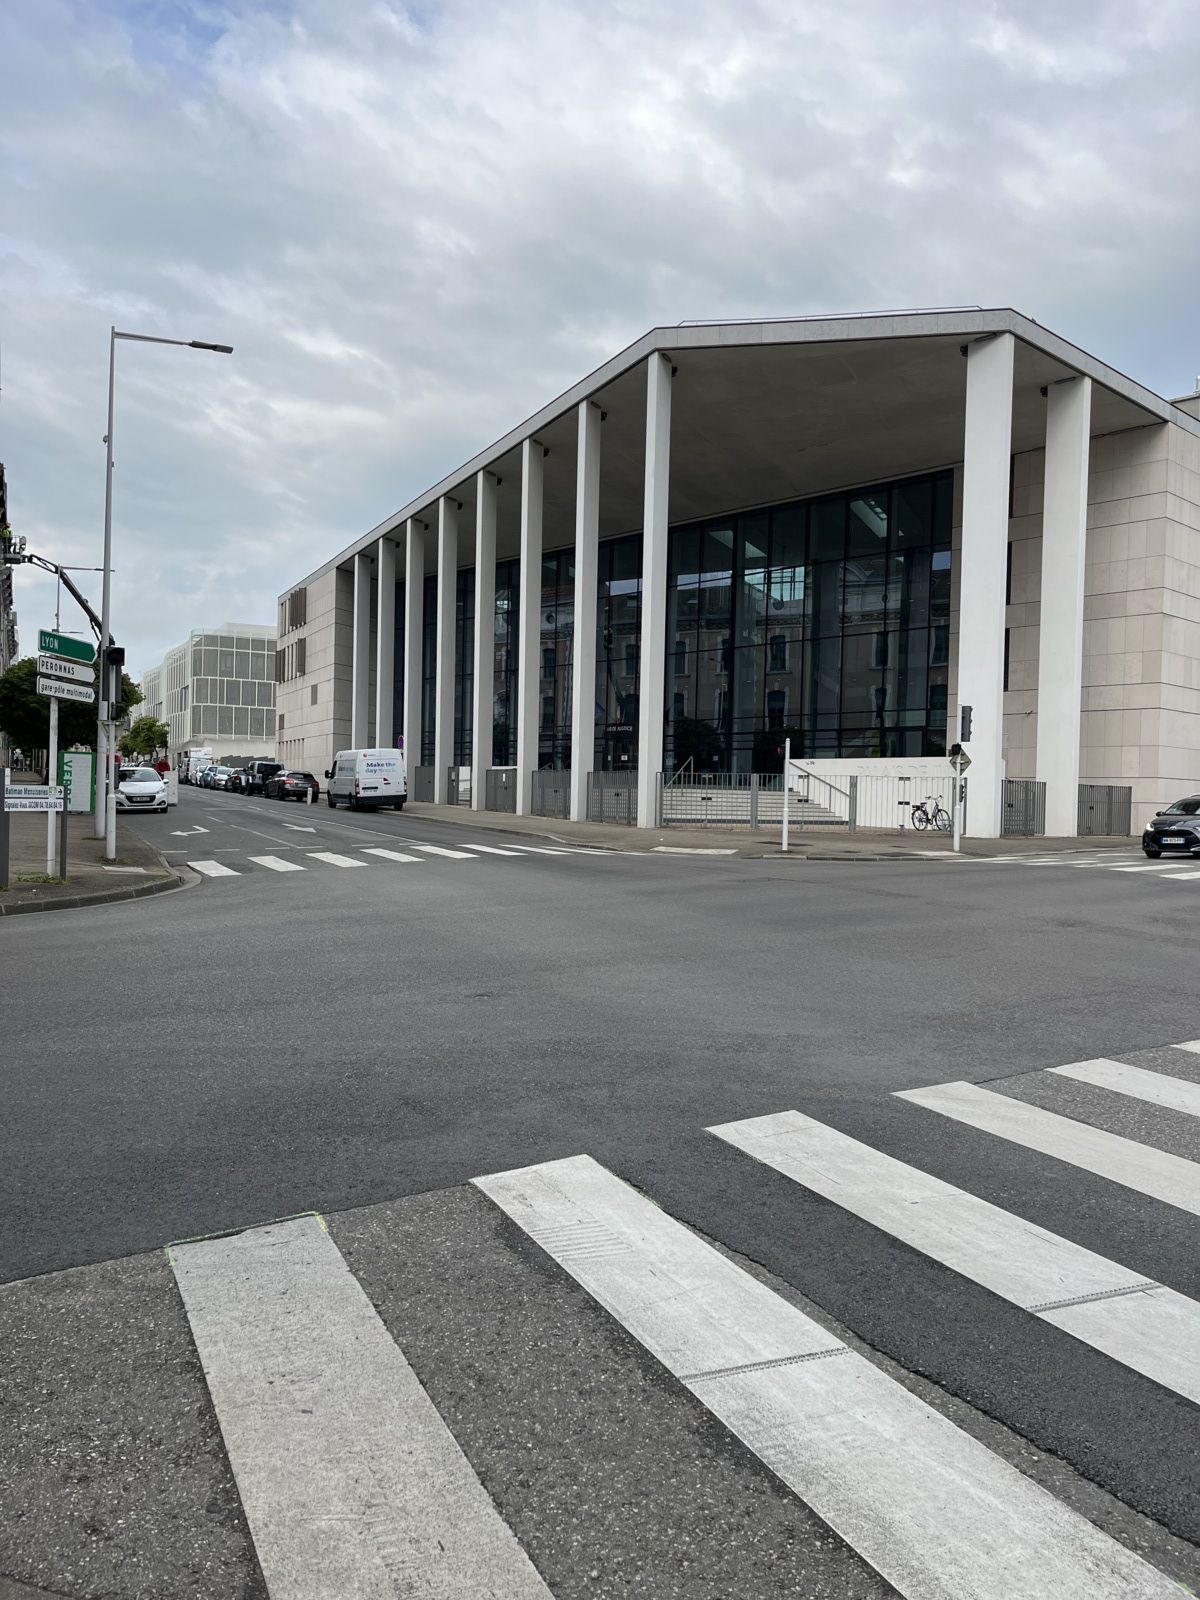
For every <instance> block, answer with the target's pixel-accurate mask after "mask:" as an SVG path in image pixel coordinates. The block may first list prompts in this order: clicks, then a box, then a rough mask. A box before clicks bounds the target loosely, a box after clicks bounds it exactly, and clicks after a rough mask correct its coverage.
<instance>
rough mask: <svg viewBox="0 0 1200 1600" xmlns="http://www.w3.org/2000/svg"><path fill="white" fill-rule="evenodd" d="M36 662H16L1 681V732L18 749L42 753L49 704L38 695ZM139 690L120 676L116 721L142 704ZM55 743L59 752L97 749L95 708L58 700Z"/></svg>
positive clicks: (47, 740) (46, 740)
mask: <svg viewBox="0 0 1200 1600" xmlns="http://www.w3.org/2000/svg"><path fill="white" fill-rule="evenodd" d="M37 679H38V671H37V661H36V660H35V659H34V658H33V656H26V657H25V658H24V660H22V661H18V662H15V663H14V665H13V666H11V667H10V668H9V669H8V671H7V672H6V673H5V674H4V676H3V677H2V678H0V731H2V732H4V733H6V734H7V735H8V736H9V738H10V739H11V740H12V742H13V744H15V745H16V746H17V747H18V748H19V749H21V750H45V749H46V748H47V747H48V746H49V743H50V702H49V700H48V699H47V698H46V697H45V695H40V694H39V693H38V692H37ZM141 703H142V691H141V690H140V689H139V688H138V686H137V684H136V683H134V681H133V679H132V678H130V677H128V676H127V675H126V674H125V673H122V674H121V704H120V705H119V706H117V707H116V708H115V709H114V711H113V719H114V721H117V722H119V721H120V720H121V718H122V717H123V716H124V715H125V713H126V712H127V711H128V710H129V709H130V708H131V707H133V706H137V705H141ZM58 743H59V747H60V748H61V749H69V748H70V747H71V746H72V745H82V746H83V747H84V748H85V749H88V750H93V749H95V746H96V707H95V706H94V705H91V706H84V705H80V704H79V703H78V702H77V701H73V700H61V701H59V706H58Z"/></svg>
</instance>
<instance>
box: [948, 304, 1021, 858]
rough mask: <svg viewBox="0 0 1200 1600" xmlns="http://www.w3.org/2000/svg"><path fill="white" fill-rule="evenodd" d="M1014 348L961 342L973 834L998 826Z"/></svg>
mask: <svg viewBox="0 0 1200 1600" xmlns="http://www.w3.org/2000/svg"><path fill="white" fill-rule="evenodd" d="M1014 347H1015V340H1014V338H1013V335H1012V334H1011V333H1002V334H998V335H997V336H996V337H995V338H994V339H988V340H986V341H985V342H983V343H981V344H972V345H968V347H967V407H966V426H965V432H964V441H963V529H962V558H961V559H962V574H961V578H960V582H959V609H958V704H959V707H960V708H961V707H962V706H964V705H968V706H970V707H971V709H972V713H973V722H972V734H971V742H970V745H969V747H968V753H969V755H970V757H971V762H972V765H971V772H970V783H969V788H970V797H969V801H968V805H967V832H968V833H969V834H972V835H973V836H975V837H976V838H980V839H997V838H999V836H1000V823H1001V796H1000V785H1001V779H1002V777H1003V770H1004V764H1003V751H1004V589H1005V575H1006V572H1007V567H1008V474H1009V458H1010V455H1011V452H1012V385H1013V353H1014ZM951 734H952V738H953V737H957V730H956V729H952V730H951Z"/></svg>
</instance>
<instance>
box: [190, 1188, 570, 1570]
mask: <svg viewBox="0 0 1200 1600" xmlns="http://www.w3.org/2000/svg"><path fill="white" fill-rule="evenodd" d="M169 1255H170V1260H171V1265H172V1267H173V1269H174V1272H175V1278H176V1281H177V1282H178V1284H179V1290H180V1294H181V1295H182V1297H183V1303H184V1307H185V1309H186V1311H187V1316H188V1321H189V1322H190V1324H191V1328H192V1334H193V1337H194V1339H195V1342H196V1348H197V1350H198V1352H199V1354H200V1360H201V1363H202V1365H203V1368H204V1376H205V1378H206V1380H207V1383H208V1388H209V1392H210V1393H211V1395H212V1399H213V1404H214V1406H215V1408H216V1413H217V1420H218V1422H219V1423H220V1426H221V1433H222V1435H223V1437H224V1440H225V1447H226V1449H227V1451H228V1453H229V1459H230V1463H231V1465H232V1467H233V1472H234V1476H235V1478H236V1480H237V1487H238V1492H239V1494H240V1495H241V1499H242V1504H243V1506H244V1507H245V1511H246V1518H247V1521H248V1522H249V1524H250V1531H251V1533H252V1535H253V1537H254V1544H255V1548H256V1551H257V1554H258V1559H259V1563H260V1565H261V1567H262V1572H263V1577H264V1579H265V1580H266V1586H267V1589H268V1590H269V1591H270V1593H271V1594H272V1595H274V1596H286V1597H287V1600H328V1597H329V1596H331V1595H338V1596H345V1597H347V1600H349V1597H351V1596H354V1597H362V1600H367V1597H369V1596H377V1595H378V1596H382V1595H384V1594H388V1595H391V1594H401V1593H403V1594H416V1593H418V1592H419V1593H420V1594H421V1595H422V1597H428V1600H462V1597H473V1600H474V1597H478V1600H482V1597H483V1596H485V1595H504V1596H505V1597H508V1596H512V1597H513V1600H550V1591H549V1589H547V1588H546V1586H545V1584H544V1583H543V1582H542V1580H541V1578H540V1577H539V1576H538V1574H537V1572H536V1570H535V1569H534V1567H533V1565H532V1563H531V1562H530V1560H529V1557H528V1556H527V1555H526V1554H525V1552H524V1551H523V1550H522V1549H521V1547H520V1545H519V1544H518V1543H517V1540H516V1538H515V1536H514V1535H513V1533H512V1531H511V1530H510V1529H509V1527H508V1526H507V1524H506V1523H505V1522H504V1521H503V1520H502V1519H501V1517H500V1514H499V1513H498V1512H497V1510H496V1508H495V1506H494V1505H493V1504H492V1501H491V1499H490V1497H489V1496H488V1494H487V1493H486V1491H485V1490H484V1488H483V1486H482V1484H481V1483H480V1482H479V1480H478V1478H477V1477H476V1476H475V1474H474V1472H473V1471H472V1470H471V1467H470V1465H469V1463H468V1462H467V1459H466V1457H465V1456H464V1455H463V1453H462V1451H461V1450H460V1448H459V1446H458V1444H457V1443H456V1442H455V1439H454V1437H453V1435H452V1434H451V1433H450V1430H449V1429H448V1428H447V1427H446V1424H445V1423H444V1422H443V1421H442V1419H441V1417H440V1416H439V1415H438V1413H437V1411H436V1410H435V1408H434V1406H433V1402H432V1401H431V1400H430V1399H429V1397H428V1395H427V1394H426V1393H425V1390H424V1389H423V1388H422V1387H421V1384H420V1383H419V1382H418V1380H417V1377H416V1375H415V1374H414V1372H413V1370H412V1368H411V1367H410V1366H409V1364H408V1362H407V1361H406V1360H405V1358H404V1356H403V1354H402V1353H401V1351H400V1350H399V1348H398V1347H397V1345H396V1344H395V1342H394V1341H393V1340H392V1338H391V1336H390V1334H389V1333H388V1332H387V1330H386V1328H385V1327H384V1325H383V1323H382V1322H381V1321H380V1319H379V1316H378V1314H377V1313H376V1311H375V1308H374V1307H373V1306H372V1304H371V1302H370V1301H369V1300H368V1299H367V1296H366V1294H365V1293H364V1292H363V1290H362V1288H361V1286H360V1285H359V1283H358V1280H357V1279H356V1278H355V1277H354V1275H353V1274H352V1273H351V1271H350V1269H349V1267H348V1266H347V1265H346V1262H345V1260H344V1259H343V1257H342V1255H341V1253H340V1252H339V1250H338V1248H337V1246H336V1245H335V1244H334V1243H333V1241H332V1239H330V1237H329V1235H328V1234H327V1233H326V1231H325V1228H324V1226H323V1224H322V1223H321V1222H320V1220H319V1219H318V1218H316V1217H299V1218H296V1219H294V1220H293V1221H290V1222H281V1223H274V1224H272V1225H271V1226H269V1227H265V1228H255V1229H252V1230H251V1231H250V1232H248V1233H243V1234H238V1235H236V1236H234V1237H232V1238H224V1239H210V1240H202V1241H200V1242H198V1243H194V1244H184V1245H175V1246H173V1247H172V1248H171V1250H170V1252H169Z"/></svg>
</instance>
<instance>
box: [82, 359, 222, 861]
mask: <svg viewBox="0 0 1200 1600" xmlns="http://www.w3.org/2000/svg"><path fill="white" fill-rule="evenodd" d="M118 339H129V340H130V341H132V342H133V343H135V344H175V345H179V346H181V347H182V348H183V349H185V350H212V351H215V352H216V353H217V354H218V355H222V356H231V355H232V354H233V346H232V345H231V344H209V343H207V342H206V341H205V340H203V339H160V338H159V337H158V336H157V335H156V334H151V333H121V332H120V331H119V330H118V329H117V328H110V329H109V336H108V432H107V433H106V434H105V435H104V443H105V445H106V446H107V449H108V460H107V463H106V466H105V472H104V565H103V569H102V570H103V573H104V580H103V585H102V597H101V604H100V693H99V696H98V701H99V707H98V710H99V715H98V719H97V728H96V816H95V830H96V838H97V839H104V840H105V849H104V854H105V857H106V858H107V859H108V860H110V861H111V860H112V859H113V857H114V856H115V855H116V814H115V812H114V814H113V816H112V818H111V819H110V818H109V806H108V753H109V746H110V744H111V742H112V738H113V733H114V730H113V724H112V722H111V720H110V717H109V712H110V711H111V710H112V706H111V705H110V703H109V701H108V700H107V698H106V694H107V690H108V687H109V683H108V648H109V646H110V645H111V644H112V631H111V624H112V474H113V393H114V389H115V385H116V355H117V340H118ZM117 687H118V692H119V690H120V685H119V684H118V686H117Z"/></svg>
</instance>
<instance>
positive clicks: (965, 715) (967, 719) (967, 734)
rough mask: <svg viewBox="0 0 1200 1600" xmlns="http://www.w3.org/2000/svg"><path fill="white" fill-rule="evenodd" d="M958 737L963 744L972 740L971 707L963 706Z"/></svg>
mask: <svg viewBox="0 0 1200 1600" xmlns="http://www.w3.org/2000/svg"><path fill="white" fill-rule="evenodd" d="M958 737H959V739H960V740H961V741H962V743H963V744H970V742H971V707H970V706H963V708H962V712H961V714H960V718H959V730H958Z"/></svg>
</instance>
